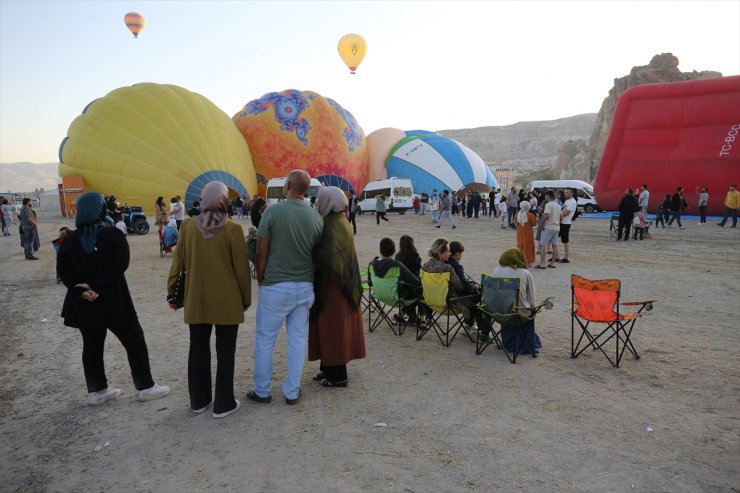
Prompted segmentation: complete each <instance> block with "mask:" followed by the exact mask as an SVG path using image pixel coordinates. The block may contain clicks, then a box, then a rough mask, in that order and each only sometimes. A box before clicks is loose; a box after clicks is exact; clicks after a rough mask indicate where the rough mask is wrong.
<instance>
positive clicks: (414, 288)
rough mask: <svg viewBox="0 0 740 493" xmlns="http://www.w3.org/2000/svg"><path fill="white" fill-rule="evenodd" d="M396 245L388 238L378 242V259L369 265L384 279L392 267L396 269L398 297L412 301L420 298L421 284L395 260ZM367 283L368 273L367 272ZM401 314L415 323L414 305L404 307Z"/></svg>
mask: <svg viewBox="0 0 740 493" xmlns="http://www.w3.org/2000/svg"><path fill="white" fill-rule="evenodd" d="M394 253H396V244H395V243H394V242H393V240H391V239H390V238H383V239H382V240H380V257H375V258H374V259H373V261H372V262H370V265H371V266H372V267H373V270H374V271H375V275H376V276H378V277H385V275H386V274H387V273H388V271H389V270H390V269H391V268H393V267H398V269H399V271H400V273H401V280H400V281H401V282H399V284H398V297H399V298H401V299H404V300H413V299H416V298H418V297H419V296H421V282H420V281H419V278H418V277H416V276H415V275H414V274H412V273H411V271H410V270H409V269H408V268H407V267H406V266H405V265H403V263H401V262H399V261H398V260H395V259H394V258H393V254H394ZM368 281H370V273H369V272H368ZM403 312H404V314H405V315H408V317H409V322H416V314H415V312H416V304H413V305H409V306H406V307H404V309H403Z"/></svg>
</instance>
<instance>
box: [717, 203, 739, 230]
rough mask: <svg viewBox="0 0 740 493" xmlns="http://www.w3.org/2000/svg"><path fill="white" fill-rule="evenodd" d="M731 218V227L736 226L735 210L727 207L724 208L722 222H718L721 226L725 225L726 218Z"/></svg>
mask: <svg viewBox="0 0 740 493" xmlns="http://www.w3.org/2000/svg"><path fill="white" fill-rule="evenodd" d="M730 216H732V227H733V228H734V227H736V226H737V209H730V208H729V207H727V206H725V215H724V216H723V217H722V221H720V224H721V225H722V226H724V225H725V223H726V222H727V218H728V217H730Z"/></svg>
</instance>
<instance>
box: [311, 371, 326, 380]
mask: <svg viewBox="0 0 740 493" xmlns="http://www.w3.org/2000/svg"><path fill="white" fill-rule="evenodd" d="M325 378H326V376H325V375H324V372H323V371H320V372H318V373H317V374H316V376H315V377H313V379H314V380H316V381H319V382H320V381H322V380H324V379H325Z"/></svg>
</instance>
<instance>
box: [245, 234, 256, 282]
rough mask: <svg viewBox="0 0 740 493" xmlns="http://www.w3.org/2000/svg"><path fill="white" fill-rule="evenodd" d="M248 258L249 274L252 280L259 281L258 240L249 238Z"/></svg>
mask: <svg viewBox="0 0 740 493" xmlns="http://www.w3.org/2000/svg"><path fill="white" fill-rule="evenodd" d="M247 256H248V257H249V273H250V274H252V279H257V267H256V265H257V238H249V237H248V238H247Z"/></svg>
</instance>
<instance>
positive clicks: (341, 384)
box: [321, 378, 347, 388]
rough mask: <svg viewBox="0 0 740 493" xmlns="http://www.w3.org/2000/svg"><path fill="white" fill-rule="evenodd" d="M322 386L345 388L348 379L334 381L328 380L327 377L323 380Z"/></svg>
mask: <svg viewBox="0 0 740 493" xmlns="http://www.w3.org/2000/svg"><path fill="white" fill-rule="evenodd" d="M321 386H322V387H339V388H345V387H346V386H347V380H342V381H341V382H332V381H331V380H327V379H326V378H325V379H323V380H322V381H321Z"/></svg>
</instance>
